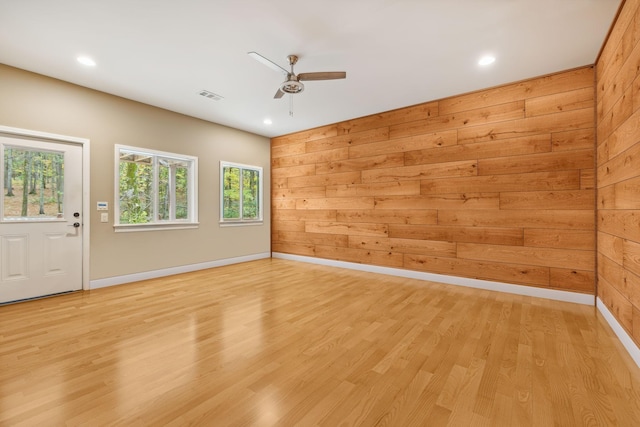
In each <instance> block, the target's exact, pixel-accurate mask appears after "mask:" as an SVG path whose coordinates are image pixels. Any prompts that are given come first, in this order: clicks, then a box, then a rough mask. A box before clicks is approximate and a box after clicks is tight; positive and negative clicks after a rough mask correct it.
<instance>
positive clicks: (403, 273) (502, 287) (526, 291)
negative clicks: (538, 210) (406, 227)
mask: <svg viewBox="0 0 640 427" xmlns="http://www.w3.org/2000/svg"><path fill="white" fill-rule="evenodd" d="M271 256H272V257H273V258H281V259H288V260H292V261H301V262H308V263H312V264H320V265H327V266H331V267H340V268H348V269H351V270H359V271H367V272H370V273H378V274H387V275H390V276H399V277H406V278H409V279H419V280H427V281H430V282H438V283H446V284H449V285H458V286H466V287H469V288H477V289H486V290H490V291H498V292H505V293H509V294H517V295H527V296H532V297H538V298H546V299H551V300H556V301H564V302H572V303H576V304H585V305H594V304H595V298H594V296H593V295H587V294H580V293H577V292H567V291H559V290H556V289H544V288H536V287H533V286H523V285H513V284H509V283H502V282H492V281H489V280H479V279H471V278H467V277H457V276H448V275H445V274H435V273H425V272H422V271H413V270H405V269H402V268H391V267H379V266H375V265H367V264H358V263H354V262H345V261H334V260H330V259H324V258H314V257H307V256H301V255H290V254H284V253H280V252H273V253H272V254H271Z"/></svg>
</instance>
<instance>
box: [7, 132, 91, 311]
mask: <svg viewBox="0 0 640 427" xmlns="http://www.w3.org/2000/svg"><path fill="white" fill-rule="evenodd" d="M0 159H2V164H1V165H0V172H1V174H0V181H1V182H2V187H0V189H2V192H3V193H2V197H0V214H1V216H0V303H4V302H9V301H18V300H23V299H28V298H35V297H39V296H44V295H51V294H57V293H61V292H67V291H73V290H79V289H82V221H83V220H82V218H83V217H82V146H81V145H76V144H65V143H55V142H47V141H40V140H32V139H22V138H13V137H4V136H0Z"/></svg>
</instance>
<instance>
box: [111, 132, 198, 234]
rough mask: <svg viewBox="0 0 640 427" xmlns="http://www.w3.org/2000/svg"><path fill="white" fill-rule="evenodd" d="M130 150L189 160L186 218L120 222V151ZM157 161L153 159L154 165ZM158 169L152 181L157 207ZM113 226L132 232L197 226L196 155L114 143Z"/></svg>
mask: <svg viewBox="0 0 640 427" xmlns="http://www.w3.org/2000/svg"><path fill="white" fill-rule="evenodd" d="M121 150H125V151H131V152H134V153H137V154H144V155H151V156H153V157H154V159H155V158H158V157H162V158H167V159H173V160H179V161H185V162H190V163H191V167H190V168H189V181H188V184H189V188H188V201H189V209H188V218H187V219H185V220H173V221H158V220H155V221H153V222H147V223H144V224H120V222H119V221H120V151H121ZM156 164H157V162H156V161H155V160H154V165H156ZM157 174H158V171H157V170H155V171H154V175H155V177H156V178H155V179H154V183H153V193H154V194H153V198H154V201H153V203H154V205H156V209H157V200H156V199H157V196H158V193H159V191H158V183H157ZM113 205H114V206H113V227H114V229H115V231H116V232H132V231H156V230H178V229H189V228H198V226H199V224H200V223H199V222H198V157H196V156H189V155H186V154H177V153H170V152H167V151H159V150H153V149H149V148H141V147H133V146H130V145H121V144H115V161H114V203H113Z"/></svg>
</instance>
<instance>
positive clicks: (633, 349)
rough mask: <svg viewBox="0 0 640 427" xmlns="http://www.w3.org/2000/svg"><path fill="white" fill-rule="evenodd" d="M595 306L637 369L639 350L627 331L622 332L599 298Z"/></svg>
mask: <svg viewBox="0 0 640 427" xmlns="http://www.w3.org/2000/svg"><path fill="white" fill-rule="evenodd" d="M596 306H597V307H598V310H599V311H600V313H602V316H603V317H604V318H605V320H606V321H607V323H608V324H609V326H611V329H613V332H614V333H615V334H616V335H617V337H618V339H619V340H620V342H621V343H622V345H623V346H624V348H625V349H626V350H627V352H628V353H629V355H630V356H631V358H632V359H633V361H634V362H636V365H638V367H639V368H640V348H638V346H637V345H636V343H635V342H634V341H633V339H632V338H631V337H630V336H629V334H628V333H627V331H625V330H624V328H623V327H622V325H621V324H620V323H619V322H618V321H617V320H616V318H615V317H614V316H613V314H612V313H611V312H610V311H609V309H608V308H607V306H606V305H605V304H604V303H603V302H602V300H601V299H600V298H598V299H597V301H596Z"/></svg>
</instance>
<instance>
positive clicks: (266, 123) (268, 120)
mask: <svg viewBox="0 0 640 427" xmlns="http://www.w3.org/2000/svg"><path fill="white" fill-rule="evenodd" d="M262 123H264V124H265V125H270V124H272V123H273V122H272V121H271V119H264V121H263V122H262Z"/></svg>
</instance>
